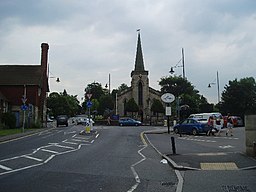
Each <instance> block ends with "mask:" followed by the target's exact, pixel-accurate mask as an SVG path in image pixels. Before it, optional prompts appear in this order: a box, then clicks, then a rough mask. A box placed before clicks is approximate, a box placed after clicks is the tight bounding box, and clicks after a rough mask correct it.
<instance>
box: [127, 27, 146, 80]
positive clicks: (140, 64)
mask: <svg viewBox="0 0 256 192" xmlns="http://www.w3.org/2000/svg"><path fill="white" fill-rule="evenodd" d="M137 32H138V40H137V51H136V57H135V68H134V70H133V71H132V72H131V77H132V76H133V75H148V71H145V68H144V61H143V54H142V48H141V40H140V29H138V30H137Z"/></svg>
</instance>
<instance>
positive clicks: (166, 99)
mask: <svg viewBox="0 0 256 192" xmlns="http://www.w3.org/2000/svg"><path fill="white" fill-rule="evenodd" d="M161 99H162V101H163V102H165V103H171V102H173V101H174V100H175V96H174V95H173V94H171V93H165V94H163V95H162V96H161Z"/></svg>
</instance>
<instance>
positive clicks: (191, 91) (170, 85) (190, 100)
mask: <svg viewBox="0 0 256 192" xmlns="http://www.w3.org/2000/svg"><path fill="white" fill-rule="evenodd" d="M159 85H160V86H161V92H162V93H172V94H173V95H174V96H175V98H176V103H175V102H173V103H172V104H171V105H172V108H173V109H175V113H176V115H180V116H181V117H183V118H185V117H186V116H188V115H189V114H190V113H197V112H201V111H200V105H202V104H206V103H207V100H206V98H205V97H203V96H202V95H200V94H199V91H198V90H196V89H195V88H194V86H193V85H192V84H191V83H190V82H189V81H188V80H187V79H184V78H182V77H181V76H174V77H172V76H169V77H163V78H161V79H160V81H159ZM181 106H187V107H184V108H180V107H181ZM202 112H203V111H202ZM178 113H180V114H178Z"/></svg>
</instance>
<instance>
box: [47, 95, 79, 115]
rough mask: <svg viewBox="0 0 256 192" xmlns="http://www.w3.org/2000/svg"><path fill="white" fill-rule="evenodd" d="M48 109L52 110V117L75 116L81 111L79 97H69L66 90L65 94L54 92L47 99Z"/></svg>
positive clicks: (50, 112)
mask: <svg viewBox="0 0 256 192" xmlns="http://www.w3.org/2000/svg"><path fill="white" fill-rule="evenodd" d="M47 108H48V109H50V111H49V114H50V116H52V115H53V116H55V117H56V116H58V115H61V114H65V115H68V116H74V115H75V114H77V113H78V111H79V108H80V107H79V101H78V100H77V96H73V95H68V93H67V92H66V90H64V92H63V93H60V94H58V93H56V92H53V93H51V94H50V95H49V97H48V98H47Z"/></svg>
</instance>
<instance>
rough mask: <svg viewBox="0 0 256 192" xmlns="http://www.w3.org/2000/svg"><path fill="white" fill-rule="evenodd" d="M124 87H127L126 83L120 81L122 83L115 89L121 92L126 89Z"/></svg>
mask: <svg viewBox="0 0 256 192" xmlns="http://www.w3.org/2000/svg"><path fill="white" fill-rule="evenodd" d="M126 89H128V85H126V84H125V83H122V84H121V85H120V86H119V87H118V89H117V91H118V93H121V92H122V91H124V90H126Z"/></svg>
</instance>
